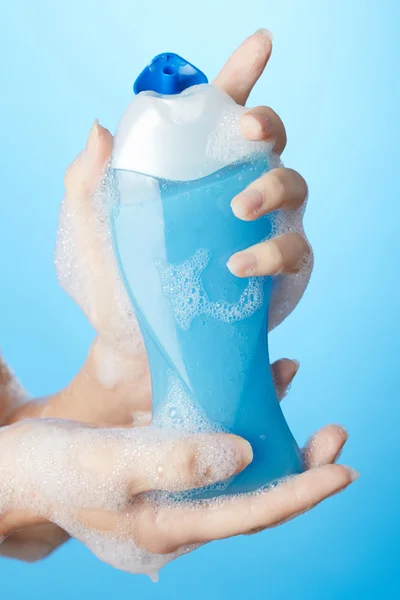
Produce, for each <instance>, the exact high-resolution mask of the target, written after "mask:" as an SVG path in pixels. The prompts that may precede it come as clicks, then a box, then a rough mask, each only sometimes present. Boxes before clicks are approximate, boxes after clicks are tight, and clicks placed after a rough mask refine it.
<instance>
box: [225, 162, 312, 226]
mask: <svg viewBox="0 0 400 600" xmlns="http://www.w3.org/2000/svg"><path fill="white" fill-rule="evenodd" d="M307 194H308V188H307V184H306V182H305V180H304V179H303V177H302V176H301V175H300V174H299V173H297V172H296V171H293V169H284V168H278V169H273V170H272V171H270V172H269V173H267V174H266V175H263V176H262V177H260V178H259V179H257V180H256V181H255V182H254V183H252V184H251V185H250V186H249V187H248V188H246V189H245V190H244V191H243V192H241V193H240V194H238V195H237V196H235V198H234V199H233V200H232V202H231V208H232V211H233V213H234V215H235V216H236V217H238V218H239V219H242V220H243V221H254V220H255V219H258V218H259V217H262V216H263V215H266V214H268V213H271V212H273V211H275V210H279V209H281V210H296V209H298V208H300V206H301V205H302V204H303V203H304V202H305V200H306V198H307Z"/></svg>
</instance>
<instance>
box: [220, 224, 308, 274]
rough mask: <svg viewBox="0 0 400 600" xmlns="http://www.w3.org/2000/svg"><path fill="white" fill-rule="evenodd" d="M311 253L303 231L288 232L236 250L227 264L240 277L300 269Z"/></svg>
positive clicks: (291, 271)
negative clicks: (301, 232)
mask: <svg viewBox="0 0 400 600" xmlns="http://www.w3.org/2000/svg"><path fill="white" fill-rule="evenodd" d="M310 253H311V249H310V246H309V244H308V242H307V241H306V239H305V238H304V237H303V236H302V235H301V234H300V233H285V234H283V235H279V236H277V237H275V238H273V239H271V240H268V241H265V242H261V243H260V244H256V245H255V246H251V247H250V248H248V249H247V250H244V251H242V252H238V253H236V254H234V255H233V256H231V258H230V259H229V261H228V263H227V267H228V269H229V270H230V272H231V273H232V274H233V275H236V276H237V277H253V276H264V275H281V274H289V273H298V272H299V271H300V269H301V267H302V265H303V264H304V263H306V262H307V260H308V257H309V256H310Z"/></svg>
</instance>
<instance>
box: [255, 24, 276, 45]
mask: <svg viewBox="0 0 400 600" xmlns="http://www.w3.org/2000/svg"><path fill="white" fill-rule="evenodd" d="M258 33H259V34H261V35H264V36H265V37H266V38H268V39H269V40H271V42H272V41H273V39H274V34H273V33H272V31H270V30H269V29H267V28H266V27H261V29H257V31H255V32H254V35H257V34H258Z"/></svg>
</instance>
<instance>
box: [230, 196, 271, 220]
mask: <svg viewBox="0 0 400 600" xmlns="http://www.w3.org/2000/svg"><path fill="white" fill-rule="evenodd" d="M263 204H264V196H263V194H262V193H261V192H260V191H259V190H256V189H254V188H253V189H250V190H245V191H244V192H242V193H240V194H239V195H238V196H236V198H234V199H233V200H232V202H231V208H232V211H233V214H234V215H235V216H236V217H238V219H245V218H248V217H254V218H256V217H257V216H259V212H260V210H261V209H262V207H263Z"/></svg>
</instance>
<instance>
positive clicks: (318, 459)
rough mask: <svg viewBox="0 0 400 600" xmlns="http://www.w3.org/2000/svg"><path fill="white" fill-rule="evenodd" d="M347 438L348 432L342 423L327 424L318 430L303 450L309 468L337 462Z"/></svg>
mask: <svg viewBox="0 0 400 600" xmlns="http://www.w3.org/2000/svg"><path fill="white" fill-rule="evenodd" d="M347 439H348V433H347V431H346V430H345V429H344V428H343V427H341V426H340V425H327V426H326V427H323V428H322V429H320V430H319V431H317V433H316V434H314V435H313V436H312V437H311V438H310V440H309V441H308V442H307V445H306V447H305V448H304V450H303V456H304V462H305V464H306V466H307V468H308V469H313V468H315V467H320V466H322V465H327V464H330V463H333V462H335V460H337V459H338V458H339V456H340V453H341V451H342V448H343V446H344V444H345V443H346V442H347Z"/></svg>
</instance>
